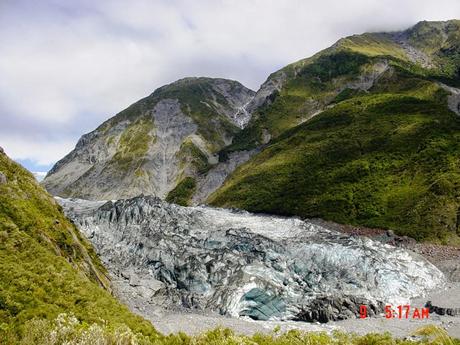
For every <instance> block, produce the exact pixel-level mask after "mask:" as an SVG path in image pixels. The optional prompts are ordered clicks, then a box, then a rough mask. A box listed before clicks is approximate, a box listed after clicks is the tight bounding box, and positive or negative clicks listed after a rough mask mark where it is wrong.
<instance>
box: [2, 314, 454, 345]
mask: <svg viewBox="0 0 460 345" xmlns="http://www.w3.org/2000/svg"><path fill="white" fill-rule="evenodd" d="M0 332H1V330H0ZM0 334H1V333H0ZM8 340H9V343H10V344H21V345H22V344H24V345H26V344H27V345H29V344H35V345H58V344H68V345H77V344H78V345H93V344H105V345H134V344H138V345H291V344H306V345H371V344H375V345H421V344H427V345H428V344H432V345H435V344H436V345H456V344H460V340H458V339H453V338H451V337H450V336H449V335H448V334H447V332H446V331H444V330H443V329H441V328H438V327H435V326H431V325H429V326H425V327H423V328H421V329H419V330H417V331H416V332H414V335H413V338H409V339H398V338H394V337H392V336H391V335H390V334H389V333H383V334H378V333H369V334H366V335H357V334H353V333H343V332H339V331H334V332H332V333H329V334H328V333H325V332H303V331H299V330H290V331H288V332H284V333H283V332H280V331H279V328H275V329H274V330H273V331H272V332H270V333H256V334H254V335H252V336H245V335H239V334H236V333H235V332H233V331H232V330H229V329H224V328H217V329H214V330H211V331H207V332H204V333H202V334H199V335H195V336H189V335H186V334H184V333H177V334H170V335H167V336H157V337H155V338H151V337H150V338H148V337H145V336H144V335H142V334H140V333H137V332H135V331H133V330H131V329H130V328H129V327H127V326H125V325H123V326H119V327H116V328H111V327H109V326H107V325H106V324H102V325H101V324H83V323H80V322H79V321H78V320H77V319H76V318H75V317H74V316H72V315H65V314H61V315H59V316H58V318H57V319H56V320H54V321H48V320H40V319H37V320H33V321H29V322H28V323H27V332H26V333H25V334H24V336H22V337H21V338H17V337H15V338H13V337H10V338H9V339H8Z"/></svg>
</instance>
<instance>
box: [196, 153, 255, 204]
mask: <svg viewBox="0 0 460 345" xmlns="http://www.w3.org/2000/svg"><path fill="white" fill-rule="evenodd" d="M256 153H257V150H251V151H237V152H232V153H230V154H229V156H228V159H227V160H226V161H225V162H219V164H217V165H216V166H214V167H213V168H212V169H211V170H210V171H209V172H208V173H207V174H206V175H205V176H203V177H201V178H200V179H199V180H198V183H197V189H196V192H195V194H194V196H193V198H192V203H193V204H194V205H198V204H200V203H203V202H205V201H206V199H207V198H208V197H209V196H210V195H211V194H212V193H213V192H214V191H216V190H217V188H219V187H220V186H221V185H222V184H223V183H224V181H225V179H226V178H227V177H228V176H229V175H230V174H231V173H232V172H233V171H234V170H235V169H236V168H238V167H239V166H240V165H241V164H243V163H245V162H247V161H248V160H249V159H250V158H251V157H252V156H253V155H254V154H256Z"/></svg>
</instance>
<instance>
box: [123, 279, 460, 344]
mask: <svg viewBox="0 0 460 345" xmlns="http://www.w3.org/2000/svg"><path fill="white" fill-rule="evenodd" d="M459 296H460V283H451V284H449V285H448V286H446V289H445V290H438V291H432V292H431V293H429V294H428V295H427V296H425V297H421V298H417V299H413V300H412V301H411V303H410V305H411V307H418V308H421V307H424V305H425V303H426V302H427V301H428V300H431V301H432V302H433V304H436V305H446V306H457V307H460V298H459ZM125 297H126V296H125ZM122 300H123V299H122ZM125 302H126V301H125ZM143 307H145V305H144V306H139V308H140V309H137V308H134V309H133V311H134V312H137V313H140V314H143V311H142V310H141V309H142V308H143ZM144 311H145V310H144ZM144 315H145V314H144ZM147 318H148V319H149V320H150V321H152V323H153V324H154V325H155V327H156V328H157V329H158V330H159V331H161V332H163V333H166V334H168V333H175V332H179V331H181V332H185V333H188V334H197V333H200V332H203V331H206V330H210V329H213V328H215V327H227V328H231V329H233V330H234V331H235V332H237V333H243V334H253V333H256V332H272V331H273V329H274V328H275V327H279V328H280V330H281V331H287V330H290V329H300V330H304V331H318V332H321V331H325V332H331V331H333V330H340V331H344V332H356V333H359V334H367V333H370V332H376V333H384V332H390V333H391V334H392V335H394V336H396V337H409V336H411V334H412V333H413V332H414V331H416V330H417V329H419V328H421V327H424V326H427V325H436V326H439V327H441V328H444V329H446V330H447V332H448V333H449V334H450V335H451V336H453V337H457V338H460V316H455V317H453V316H447V315H444V316H441V315H437V314H434V313H432V314H430V316H429V318H428V319H424V320H419V319H413V318H408V319H405V318H402V319H398V318H395V319H386V318H385V316H384V315H383V314H381V315H379V316H378V317H371V318H366V319H359V318H353V319H348V320H343V321H331V322H328V323H323V324H321V323H307V322H296V321H254V320H251V319H249V318H239V319H236V318H231V317H224V316H222V315H218V314H211V313H198V312H189V313H186V312H183V311H182V312H171V311H169V310H160V309H158V310H156V311H155V312H154V313H151V314H150V315H148V316H147Z"/></svg>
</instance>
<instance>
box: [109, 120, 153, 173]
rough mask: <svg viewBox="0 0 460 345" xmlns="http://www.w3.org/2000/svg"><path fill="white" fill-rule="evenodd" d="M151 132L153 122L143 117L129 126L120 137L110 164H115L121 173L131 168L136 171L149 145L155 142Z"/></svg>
mask: <svg viewBox="0 0 460 345" xmlns="http://www.w3.org/2000/svg"><path fill="white" fill-rule="evenodd" d="M152 131H153V121H152V120H151V119H148V118H145V117H141V118H139V119H138V120H136V121H135V122H134V123H132V124H131V125H129V126H128V127H127V128H126V129H125V130H124V132H123V133H122V134H121V136H120V140H119V141H118V147H117V153H116V154H115V155H114V157H113V159H112V164H116V166H117V167H119V168H121V169H122V170H123V171H126V170H128V169H130V168H133V167H134V168H136V169H137V168H138V167H139V166H140V165H141V163H142V162H143V160H144V158H145V155H146V153H147V151H148V149H149V147H150V145H151V144H153V143H154V142H155V138H154V137H153V136H152V134H151V133H152Z"/></svg>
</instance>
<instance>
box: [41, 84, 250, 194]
mask: <svg viewBox="0 0 460 345" xmlns="http://www.w3.org/2000/svg"><path fill="white" fill-rule="evenodd" d="M253 96H254V92H253V91H251V90H249V89H247V88H246V87H244V86H243V85H241V84H240V83H238V82H235V81H231V80H225V79H211V78H185V79H181V80H179V81H177V82H175V83H172V84H170V85H166V86H164V87H161V88H159V89H157V90H156V91H155V92H154V93H153V94H152V95H150V96H148V97H146V98H144V99H142V100H140V101H139V102H137V103H135V104H133V105H131V106H130V107H128V108H127V109H126V110H124V111H122V112H121V113H119V114H117V115H116V116H115V117H113V118H111V119H110V120H108V121H106V122H105V123H103V124H102V125H101V126H99V127H98V128H97V129H96V130H94V131H93V132H91V133H88V134H85V135H83V136H82V138H81V139H80V140H79V142H78V143H77V145H76V147H75V149H74V150H73V151H72V152H70V153H69V154H68V155H67V156H66V157H64V158H63V159H62V160H60V161H59V162H58V163H57V164H56V165H55V166H54V167H53V168H52V169H51V171H50V172H49V173H48V175H47V176H46V178H45V179H44V181H43V185H44V186H45V187H46V188H47V189H48V191H49V192H51V193H52V194H54V195H58V196H64V197H80V198H85V199H92V200H101V199H118V198H128V197H133V196H137V195H139V194H148V195H155V196H158V197H161V198H165V197H166V196H167V194H168V193H169V192H170V191H171V190H173V189H174V188H175V187H176V186H177V185H178V184H179V183H180V182H181V181H182V180H183V179H184V178H186V177H192V178H193V179H196V178H197V177H198V176H201V175H203V174H204V173H205V172H206V171H208V170H209V169H210V168H211V167H212V166H214V165H215V164H217V162H218V160H217V152H218V151H219V150H220V149H221V148H222V147H224V146H225V145H228V144H229V143H230V142H231V141H232V138H233V136H234V135H235V133H237V132H238V131H239V130H240V129H241V127H243V126H244V125H245V124H246V123H247V122H248V121H249V117H250V115H249V113H248V112H247V111H246V110H245V106H246V105H247V104H248V102H249V101H250V100H251V99H252V98H253Z"/></svg>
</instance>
